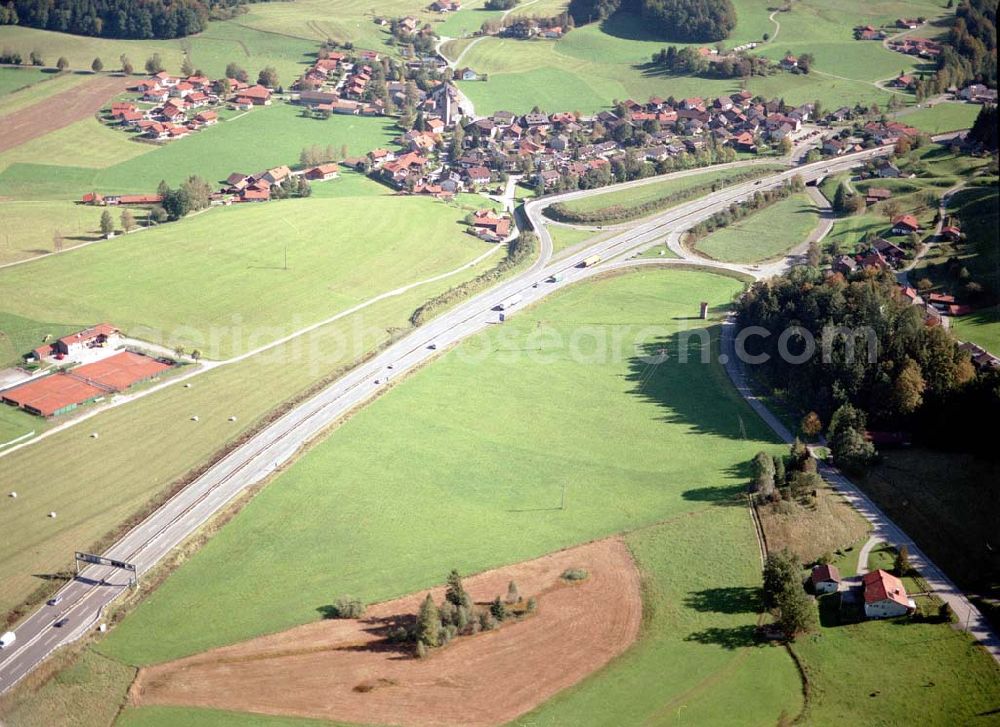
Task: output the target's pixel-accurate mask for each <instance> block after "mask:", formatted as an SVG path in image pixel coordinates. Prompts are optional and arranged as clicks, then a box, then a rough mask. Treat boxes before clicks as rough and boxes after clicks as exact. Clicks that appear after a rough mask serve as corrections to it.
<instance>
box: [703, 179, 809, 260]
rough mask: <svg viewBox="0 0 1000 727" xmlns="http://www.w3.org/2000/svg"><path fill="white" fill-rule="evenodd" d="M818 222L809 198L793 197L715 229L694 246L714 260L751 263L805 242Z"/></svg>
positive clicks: (766, 258) (803, 196)
mask: <svg viewBox="0 0 1000 727" xmlns="http://www.w3.org/2000/svg"><path fill="white" fill-rule="evenodd" d="M817 222H819V216H818V215H817V214H816V207H815V205H813V203H812V201H811V200H810V199H809V197H808V196H807V195H806V194H804V193H802V194H794V195H792V196H791V197H789V198H787V199H783V200H781V201H780V202H776V203H775V204H773V205H771V206H770V207H768V208H766V209H764V210H761V211H760V212H757V213H755V214H752V215H750V216H748V217H744V218H743V219H742V220H740V221H739V222H736V223H735V224H732V225H730V226H729V227H724V228H722V229H721V230H716V231H715V232H713V233H712V234H710V235H708V236H707V237H704V238H702V239H701V240H699V241H698V242H697V243H696V244H695V249H696V250H697V251H698V252H700V253H703V254H704V255H707V256H708V257H710V258H712V259H714V260H721V261H723V262H733V263H753V262H759V261H761V260H769V259H770V258H773V257H777V256H778V255H781V254H783V253H785V252H787V251H788V250H790V249H792V248H793V247H795V246H796V245H799V244H800V243H802V242H805V240H806V238H807V237H808V236H809V233H810V232H812V231H813V229H814V228H815V227H816V223H817Z"/></svg>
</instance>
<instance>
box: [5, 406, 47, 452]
mask: <svg viewBox="0 0 1000 727" xmlns="http://www.w3.org/2000/svg"><path fill="white" fill-rule="evenodd" d="M44 428H45V422H44V421H41V420H39V419H36V418H35V417H33V416H31V415H30V414H26V413H24V412H23V411H20V410H18V409H15V408H13V407H9V406H4V407H0V446H2V445H4V444H7V443H8V442H11V441H13V440H15V439H19V438H20V437H23V436H26V435H29V434H31V433H32V432H36V433H37V432H39V431H41V430H42V429H44ZM0 451H3V450H2V449H0Z"/></svg>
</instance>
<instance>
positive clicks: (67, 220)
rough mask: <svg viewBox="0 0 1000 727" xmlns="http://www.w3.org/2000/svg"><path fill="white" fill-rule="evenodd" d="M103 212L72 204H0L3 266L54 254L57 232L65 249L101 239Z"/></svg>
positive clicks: (0, 243) (20, 202) (0, 244)
mask: <svg viewBox="0 0 1000 727" xmlns="http://www.w3.org/2000/svg"><path fill="white" fill-rule="evenodd" d="M101 212H102V210H101V208H99V207H90V206H85V205H79V204H76V203H74V202H69V201H54V202H45V201H33V202H23V201H8V202H0V215H3V219H4V224H3V227H2V228H0V264H2V263H7V262H12V261H14V260H24V259H27V258H31V257H35V256H36V255H39V254H42V253H47V252H52V250H53V248H54V245H55V242H54V238H55V235H56V232H57V231H58V232H59V234H60V235H62V239H63V243H62V244H63V248H64V249H69V248H71V247H74V246H76V245H80V244H82V243H85V242H90V241H93V240H96V239H99V238H100V236H101ZM116 222H117V220H116Z"/></svg>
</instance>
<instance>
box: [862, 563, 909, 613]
mask: <svg viewBox="0 0 1000 727" xmlns="http://www.w3.org/2000/svg"><path fill="white" fill-rule="evenodd" d="M861 582H862V583H864V586H865V603H878V602H880V601H886V600H888V601H895V602H896V603H898V604H899V605H901V606H906V607H909V605H910V602H909V600H908V599H907V597H906V589H905V588H903V582H902V581H901V580H899V579H898V578H896V576H894V575H892V574H891V573H886V572H885V571H884V570H882V569H878V570H873V571H871V572H870V573H865V575H864V577H863V578H862V579H861Z"/></svg>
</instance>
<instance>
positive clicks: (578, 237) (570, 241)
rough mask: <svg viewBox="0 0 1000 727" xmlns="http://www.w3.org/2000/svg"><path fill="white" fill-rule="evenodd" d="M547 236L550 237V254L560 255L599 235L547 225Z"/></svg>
mask: <svg viewBox="0 0 1000 727" xmlns="http://www.w3.org/2000/svg"><path fill="white" fill-rule="evenodd" d="M547 229H548V231H549V235H550V236H551V237H552V252H553V253H554V254H555V253H560V252H562V251H563V250H567V249H569V248H571V247H573V246H574V245H579V244H580V243H581V242H583V241H585V240H589V239H590V238H592V237H596V236H597V235H600V234H601V233H600V232H598V231H596V230H581V229H578V228H575V227H565V226H563V225H552V224H550V225H547Z"/></svg>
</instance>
